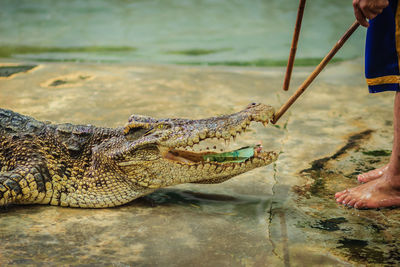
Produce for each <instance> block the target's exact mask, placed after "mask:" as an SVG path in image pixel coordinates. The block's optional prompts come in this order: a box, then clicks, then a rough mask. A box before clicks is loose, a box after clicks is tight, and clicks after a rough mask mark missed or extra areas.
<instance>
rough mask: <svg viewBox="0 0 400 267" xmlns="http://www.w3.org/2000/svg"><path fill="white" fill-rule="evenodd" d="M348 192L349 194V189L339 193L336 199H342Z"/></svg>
mask: <svg viewBox="0 0 400 267" xmlns="http://www.w3.org/2000/svg"><path fill="white" fill-rule="evenodd" d="M348 192H349V190H348V189H346V190H343V191H341V192H337V193H336V194H335V198H340V197H342V196H343V195H344V194H347V193H348Z"/></svg>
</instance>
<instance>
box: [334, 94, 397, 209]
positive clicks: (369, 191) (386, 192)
mask: <svg viewBox="0 0 400 267" xmlns="http://www.w3.org/2000/svg"><path fill="white" fill-rule="evenodd" d="M393 125H394V139H393V149H392V155H391V157H390V161H389V164H388V166H387V169H386V171H384V172H383V173H382V175H381V177H380V178H379V179H374V180H372V181H370V182H368V183H366V184H363V185H360V186H357V187H354V188H351V189H346V190H344V191H342V192H338V193H336V194H335V198H336V201H337V202H338V203H340V204H343V205H348V206H352V207H355V208H380V207H389V206H400V92H396V96H395V103H394V119H393Z"/></svg>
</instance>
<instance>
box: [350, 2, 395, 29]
mask: <svg viewBox="0 0 400 267" xmlns="http://www.w3.org/2000/svg"><path fill="white" fill-rule="evenodd" d="M388 5H389V1H388V0H353V8H354V15H355V16H356V19H357V21H358V23H360V24H361V25H362V26H364V27H368V26H369V23H368V21H367V19H373V18H375V17H376V16H378V15H379V14H380V13H382V10H383V9H384V8H385V7H387V6H388Z"/></svg>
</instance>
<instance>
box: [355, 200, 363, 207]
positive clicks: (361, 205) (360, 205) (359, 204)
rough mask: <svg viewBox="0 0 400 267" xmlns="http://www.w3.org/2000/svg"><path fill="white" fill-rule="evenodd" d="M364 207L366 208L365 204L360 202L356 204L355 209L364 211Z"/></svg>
mask: <svg viewBox="0 0 400 267" xmlns="http://www.w3.org/2000/svg"><path fill="white" fill-rule="evenodd" d="M364 207H365V203H364V201H362V200H359V201H357V202H356V203H355V204H354V208H356V209H362V208H364Z"/></svg>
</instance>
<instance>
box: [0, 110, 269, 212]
mask: <svg viewBox="0 0 400 267" xmlns="http://www.w3.org/2000/svg"><path fill="white" fill-rule="evenodd" d="M272 115H273V110H272V108H271V107H269V106H266V105H263V104H254V103H253V104H251V105H249V106H248V107H247V108H246V109H244V110H242V111H240V112H238V113H234V114H231V115H224V116H219V117H211V118H207V119H201V120H189V119H155V118H151V117H147V116H141V115H132V116H131V117H130V119H129V121H128V123H127V125H126V126H125V127H119V128H102V127H96V126H92V125H72V124H68V123H65V124H51V123H44V122H40V121H37V120H35V119H33V118H31V117H28V116H24V115H20V114H18V113H15V112H13V111H10V110H4V109H0V206H4V205H9V204H51V205H59V206H69V207H82V208H103V207H113V206H118V205H122V204H125V203H128V202H130V201H132V200H134V199H136V198H138V197H140V196H143V195H146V194H148V193H151V192H153V191H154V190H156V189H157V188H161V187H166V186H171V185H176V184H181V183H220V182H223V181H225V180H227V179H229V178H231V177H233V176H236V175H239V174H241V173H244V172H247V171H249V170H252V169H254V168H257V167H261V166H265V165H267V164H269V163H271V162H273V161H275V160H276V158H277V153H275V152H259V153H256V155H254V156H253V157H251V158H249V159H247V160H245V161H243V162H209V161H207V160H205V159H204V158H205V157H204V155H213V154H217V153H215V152H193V151H188V150H186V148H187V147H192V146H193V145H194V144H197V143H199V142H201V141H203V140H206V139H210V138H218V139H224V140H229V139H231V138H234V137H235V136H236V135H237V134H238V133H240V132H242V131H244V130H245V129H246V128H247V127H249V124H250V122H251V121H259V122H262V123H266V122H268V121H269V120H270V118H271V117H272Z"/></svg>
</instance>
